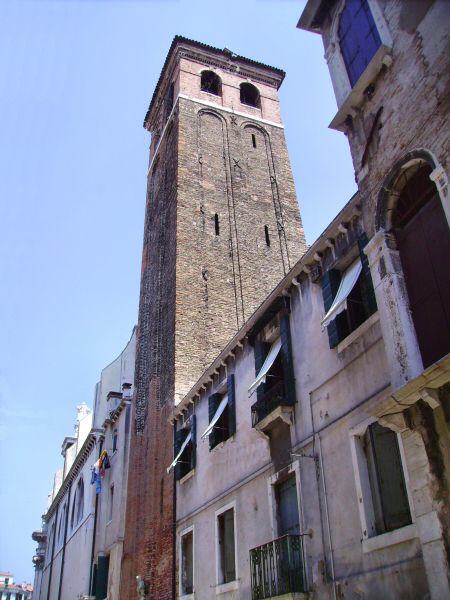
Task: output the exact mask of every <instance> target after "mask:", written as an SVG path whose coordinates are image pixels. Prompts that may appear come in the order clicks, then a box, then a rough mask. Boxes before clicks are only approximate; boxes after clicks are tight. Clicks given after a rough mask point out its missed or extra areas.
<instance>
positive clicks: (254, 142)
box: [252, 133, 256, 148]
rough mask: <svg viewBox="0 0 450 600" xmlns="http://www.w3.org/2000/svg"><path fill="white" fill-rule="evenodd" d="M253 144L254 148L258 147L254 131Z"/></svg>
mask: <svg viewBox="0 0 450 600" xmlns="http://www.w3.org/2000/svg"><path fill="white" fill-rule="evenodd" d="M252 145H253V148H256V136H255V134H254V133H252Z"/></svg>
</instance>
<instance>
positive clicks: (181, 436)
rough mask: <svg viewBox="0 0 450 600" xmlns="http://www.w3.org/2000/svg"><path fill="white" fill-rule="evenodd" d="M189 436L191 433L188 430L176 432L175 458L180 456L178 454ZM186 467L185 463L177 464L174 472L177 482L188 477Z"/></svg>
mask: <svg viewBox="0 0 450 600" xmlns="http://www.w3.org/2000/svg"><path fill="white" fill-rule="evenodd" d="M188 434H189V432H188V431H187V429H178V431H175V440H174V449H173V455H174V456H176V455H177V454H178V452H179V451H180V448H181V445H182V444H183V442H184V440H185V439H186V437H187V436H188ZM183 454H184V452H183ZM185 467H186V465H185V464H184V463H182V462H181V461H179V462H177V464H176V465H175V468H174V472H175V479H176V481H178V480H179V479H181V478H182V477H184V475H186V473H187V471H186V468H185Z"/></svg>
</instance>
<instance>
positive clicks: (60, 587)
mask: <svg viewBox="0 0 450 600" xmlns="http://www.w3.org/2000/svg"><path fill="white" fill-rule="evenodd" d="M71 494H72V482H71V483H70V485H69V492H68V494H67V504H66V518H65V523H64V544H63V551H62V557H61V573H60V575H59V588H58V600H61V591H62V582H63V575H64V559H65V556H66V543H67V529H68V525H69V511H70V497H71Z"/></svg>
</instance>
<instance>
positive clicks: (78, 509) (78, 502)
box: [70, 478, 84, 529]
mask: <svg viewBox="0 0 450 600" xmlns="http://www.w3.org/2000/svg"><path fill="white" fill-rule="evenodd" d="M83 513H84V482H83V478H80V479H79V480H78V483H77V487H76V489H75V494H74V497H73V503H72V515H71V517H70V528H71V529H73V528H74V527H76V526H77V525H78V523H79V522H80V521H81V519H82V518H83Z"/></svg>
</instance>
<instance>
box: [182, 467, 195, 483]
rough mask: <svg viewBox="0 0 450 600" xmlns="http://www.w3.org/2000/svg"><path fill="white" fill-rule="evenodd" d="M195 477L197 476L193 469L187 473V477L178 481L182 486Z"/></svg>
mask: <svg viewBox="0 0 450 600" xmlns="http://www.w3.org/2000/svg"><path fill="white" fill-rule="evenodd" d="M194 475H195V469H191V470H190V471H189V473H186V475H185V476H184V477H182V478H181V479H180V480H179V481H178V483H179V484H180V485H182V484H183V483H186V481H188V479H190V478H191V477H194Z"/></svg>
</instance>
